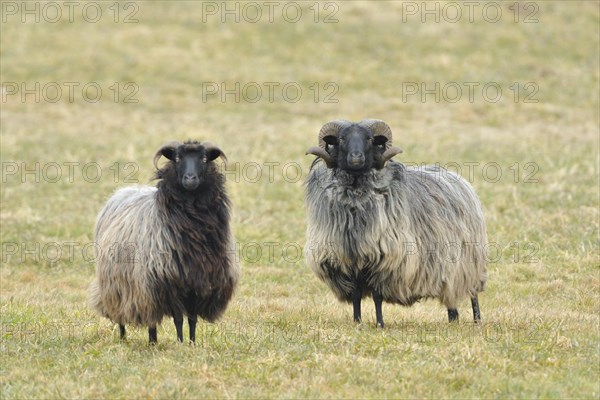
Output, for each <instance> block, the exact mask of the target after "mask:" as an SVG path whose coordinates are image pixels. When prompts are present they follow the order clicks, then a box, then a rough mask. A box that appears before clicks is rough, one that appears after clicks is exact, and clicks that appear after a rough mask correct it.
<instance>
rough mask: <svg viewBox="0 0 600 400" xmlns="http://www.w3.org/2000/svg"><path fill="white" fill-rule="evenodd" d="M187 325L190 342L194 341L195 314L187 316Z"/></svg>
mask: <svg viewBox="0 0 600 400" xmlns="http://www.w3.org/2000/svg"><path fill="white" fill-rule="evenodd" d="M188 325H189V326H190V342H192V343H195V342H196V316H193V317H188Z"/></svg>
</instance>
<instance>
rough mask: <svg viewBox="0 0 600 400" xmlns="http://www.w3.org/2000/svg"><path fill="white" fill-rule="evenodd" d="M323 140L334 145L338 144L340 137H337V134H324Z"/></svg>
mask: <svg viewBox="0 0 600 400" xmlns="http://www.w3.org/2000/svg"><path fill="white" fill-rule="evenodd" d="M323 141H324V142H325V143H327V144H330V145H332V146H335V145H337V144H338V138H337V136H334V135H327V136H323Z"/></svg>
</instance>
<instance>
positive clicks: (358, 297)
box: [352, 286, 362, 322]
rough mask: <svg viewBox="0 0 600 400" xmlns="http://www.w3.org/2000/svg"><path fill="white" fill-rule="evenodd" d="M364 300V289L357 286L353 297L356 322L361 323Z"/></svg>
mask: <svg viewBox="0 0 600 400" xmlns="http://www.w3.org/2000/svg"><path fill="white" fill-rule="evenodd" d="M361 300H362V289H361V288H360V287H359V286H357V287H356V288H355V289H354V293H353V295H352V305H353V306H354V322H360V301H361Z"/></svg>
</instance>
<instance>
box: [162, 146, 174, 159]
mask: <svg viewBox="0 0 600 400" xmlns="http://www.w3.org/2000/svg"><path fill="white" fill-rule="evenodd" d="M160 154H161V155H162V156H163V157H164V158H168V159H169V160H171V161H174V160H175V148H174V147H163V148H162V149H160Z"/></svg>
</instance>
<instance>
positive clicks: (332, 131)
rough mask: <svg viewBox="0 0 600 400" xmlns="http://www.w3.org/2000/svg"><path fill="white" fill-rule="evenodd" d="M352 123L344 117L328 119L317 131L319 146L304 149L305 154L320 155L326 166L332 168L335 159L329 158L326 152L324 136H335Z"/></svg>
mask: <svg viewBox="0 0 600 400" xmlns="http://www.w3.org/2000/svg"><path fill="white" fill-rule="evenodd" d="M350 125H352V122H350V121H348V120H345V119H338V120H335V121H330V122H328V123H326V124H325V125H323V127H322V128H321V130H320V131H319V147H311V148H309V149H308V150H306V154H307V155H308V154H313V155H315V156H317V157H320V158H322V159H323V161H325V164H326V165H327V168H333V167H334V164H335V161H334V160H332V159H331V155H330V154H329V153H328V152H327V143H325V140H324V138H325V137H326V136H336V137H337V135H338V133H339V132H340V131H341V130H342V129H344V128H347V127H349V126H350Z"/></svg>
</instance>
